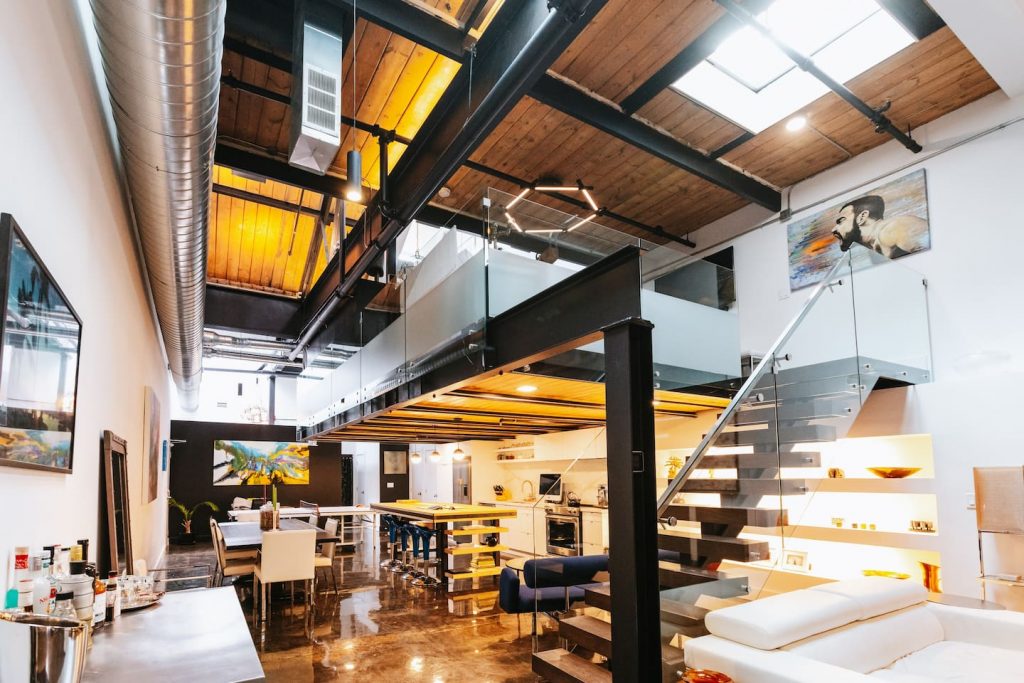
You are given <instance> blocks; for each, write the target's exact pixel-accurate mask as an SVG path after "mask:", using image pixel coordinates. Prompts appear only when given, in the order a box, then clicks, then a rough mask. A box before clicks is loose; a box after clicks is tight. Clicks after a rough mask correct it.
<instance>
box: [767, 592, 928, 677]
mask: <svg viewBox="0 0 1024 683" xmlns="http://www.w3.org/2000/svg"><path fill="white" fill-rule="evenodd" d="M942 638H943V631H942V625H941V624H939V620H938V619H936V618H935V615H934V614H932V613H931V612H929V611H928V609H927V608H926V607H925V606H924V605H917V606H915V607H908V608H907V609H904V610H901V611H899V612H891V613H889V614H885V615H882V616H879V617H875V618H874V619H868V620H866V621H858V622H855V623H852V624H848V625H846V626H843V627H842V628H837V629H834V630H832V631H828V632H827V633H820V634H818V635H815V636H812V637H810V638H805V639H804V640H801V641H799V642H796V643H790V644H789V645H786V646H785V647H783V648H782V649H783V650H786V651H787V652H792V653H793V654H795V655H800V656H801V657H807V658H808V659H814V660H816V661H819V662H824V663H825V664H832V665H833V666H839V667H842V668H844V669H850V670H851V671H856V672H858V673H862V674H866V673H870V672H872V671H874V670H876V669H882V668H884V667H887V666H889V665H890V664H892V663H893V662H895V661H896V660H897V659H899V658H900V657H905V656H907V655H909V654H911V653H913V652H917V651H919V650H923V649H924V648H926V647H928V646H929V645H933V644H935V643H937V642H939V641H941V640H942Z"/></svg>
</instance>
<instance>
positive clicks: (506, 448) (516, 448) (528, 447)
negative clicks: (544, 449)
mask: <svg viewBox="0 0 1024 683" xmlns="http://www.w3.org/2000/svg"><path fill="white" fill-rule="evenodd" d="M532 450H533V444H532V443H530V444H520V445H513V446H499V447H498V448H495V449H494V452H495V453H513V452H515V451H532Z"/></svg>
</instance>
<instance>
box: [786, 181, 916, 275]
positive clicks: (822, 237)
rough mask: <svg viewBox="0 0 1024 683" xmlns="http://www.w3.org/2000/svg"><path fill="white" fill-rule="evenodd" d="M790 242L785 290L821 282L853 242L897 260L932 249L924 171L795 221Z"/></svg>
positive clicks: (866, 191)
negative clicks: (787, 278)
mask: <svg viewBox="0 0 1024 683" xmlns="http://www.w3.org/2000/svg"><path fill="white" fill-rule="evenodd" d="M786 235H787V239H788V243H789V289H790V291H794V292H795V291H796V290H798V289H802V288H803V287H807V286H809V285H813V284H815V283H817V282H819V281H820V280H821V279H822V278H823V277H825V275H826V274H827V273H828V272H829V271H830V270H831V269H832V266H834V265H835V263H836V262H837V261H838V260H839V259H840V257H841V256H842V253H843V252H844V251H846V250H848V249H849V248H850V247H851V246H852V245H854V244H860V245H861V246H864V247H867V248H868V249H871V250H873V251H876V252H878V253H880V254H882V255H883V256H885V257H887V258H890V259H895V258H899V257H901V256H907V255H909V254H914V253H917V252H919V251H925V250H926V249H930V248H931V244H932V242H931V229H930V227H929V225H928V190H927V184H926V182H925V172H924V169H921V170H918V171H914V172H913V173H908V174H907V175H905V176H902V177H900V178H896V179H895V180H892V181H889V182H888V183H885V184H883V185H878V186H877V187H873V188H871V189H869V190H865V191H864V192H861V193H860V194H858V195H857V196H854V197H851V198H850V199H848V200H846V201H843V202H838V203H836V204H834V205H833V206H830V207H829V208H827V209H825V210H824V211H818V212H817V213H814V214H811V215H809V216H807V217H806V218H801V219H800V220H798V221H793V222H792V223H790V224H789V225H787V226H786Z"/></svg>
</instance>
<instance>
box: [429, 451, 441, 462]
mask: <svg viewBox="0 0 1024 683" xmlns="http://www.w3.org/2000/svg"><path fill="white" fill-rule="evenodd" d="M430 462H441V452H440V451H438V450H437V449H436V448H435V449H434V451H433V452H432V453H431V454H430Z"/></svg>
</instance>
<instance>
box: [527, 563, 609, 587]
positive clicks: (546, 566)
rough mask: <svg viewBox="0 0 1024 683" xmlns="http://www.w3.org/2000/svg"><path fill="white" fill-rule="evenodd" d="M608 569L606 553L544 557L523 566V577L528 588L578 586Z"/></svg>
mask: <svg viewBox="0 0 1024 683" xmlns="http://www.w3.org/2000/svg"><path fill="white" fill-rule="evenodd" d="M606 571H608V556H607V555H582V556H579V557H544V558H541V559H538V560H529V561H527V562H526V563H525V565H524V566H523V579H524V580H525V581H526V585H527V586H529V587H530V588H549V587H551V586H578V585H580V584H584V583H593V581H594V576H595V575H597V574H598V573H599V572H606Z"/></svg>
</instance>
